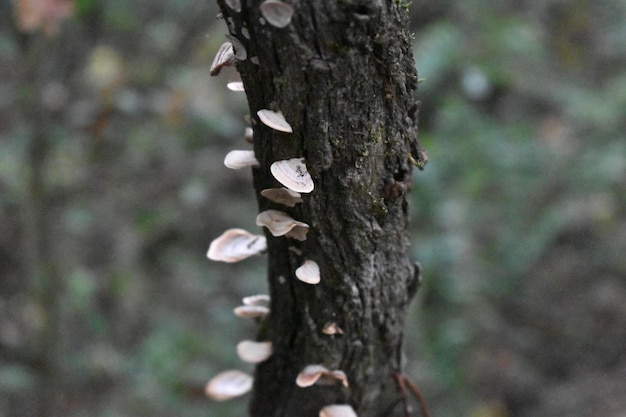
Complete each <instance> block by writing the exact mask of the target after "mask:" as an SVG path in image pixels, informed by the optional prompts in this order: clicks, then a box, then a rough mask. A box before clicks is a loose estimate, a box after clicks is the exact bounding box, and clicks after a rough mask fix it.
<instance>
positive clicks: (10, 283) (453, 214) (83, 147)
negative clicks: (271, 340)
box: [0, 0, 626, 417]
mask: <svg viewBox="0 0 626 417" xmlns="http://www.w3.org/2000/svg"><path fill="white" fill-rule="evenodd" d="M409 10H410V13H411V17H412V26H413V27H412V31H413V32H414V53H415V60H416V66H417V68H418V71H419V76H420V78H423V79H424V81H423V82H422V83H421V84H420V91H419V92H418V97H419V99H420V100H421V101H422V106H421V109H420V131H421V139H422V141H423V143H424V145H425V147H426V149H427V151H428V154H429V157H430V162H429V164H428V166H427V168H426V170H425V171H423V172H416V173H415V176H414V182H413V187H412V191H411V200H412V201H411V203H412V208H411V210H412V229H411V233H412V236H413V257H414V258H415V260H419V261H420V262H421V263H422V266H423V270H424V284H423V287H422V289H421V290H420V292H419V293H418V297H417V299H416V301H415V302H414V303H413V305H412V310H411V313H410V316H409V319H408V321H407V327H406V333H407V335H406V357H407V362H406V363H407V365H406V373H407V374H408V375H409V376H410V377H411V378H412V379H413V380H414V381H415V382H416V383H417V385H418V386H419V387H420V388H421V390H422V391H423V393H424V395H425V397H426V398H427V404H428V406H429V408H430V410H431V414H432V415H433V417H452V416H467V417H518V416H519V417H531V416H532V417H555V416H568V417H577V416H580V417H583V416H585V417H588V416H604V417H624V416H626V140H625V139H626V137H625V136H626V134H625V133H624V132H625V131H626V71H624V69H625V68H626V25H625V24H624V22H625V21H626V1H624V0H595V1H591V0H571V1H564V0H545V1H532V0H529V1H514V0H499V1H487V0H444V1H434V0H420V1H417V0H416V1H414V2H413V3H412V4H411V5H410V8H409ZM216 14H217V8H216V5H215V3H214V2H212V1H190V0H170V1H152V0H151V1H148V0H132V1H127V0H124V1H122V0H108V1H104V0H76V1H74V2H70V1H69V0H19V1H14V2H12V1H10V0H0V416H11V417H21V416H35V415H37V416H39V417H48V416H57V415H63V416H67V417H78V416H102V417H106V416H138V417H141V416H151V417H159V416H181V417H196V416H209V417H214V416H215V417H217V416H235V415H244V414H245V407H246V406H245V403H246V401H245V399H242V400H238V401H232V402H227V403H217V402H213V401H210V400H208V399H206V398H205V397H204V395H203V388H204V385H205V383H206V381H207V380H208V379H209V378H210V377H212V376H213V375H214V374H216V373H217V372H219V371H221V370H224V369H227V368H239V369H243V370H246V371H251V370H252V369H251V367H250V365H243V364H241V363H240V361H239V360H238V359H237V357H236V355H235V350H234V348H235V345H236V343H237V342H238V341H239V340H242V339H246V338H253V337H254V334H255V326H254V324H253V323H252V322H249V321H242V320H241V319H237V318H235V317H234V315H233V314H232V308H233V307H235V306H237V305H238V304H239V303H240V299H241V297H243V296H246V295H250V294H253V293H257V292H265V291H266V290H265V289H266V284H265V276H264V274H265V261H264V259H263V258H257V259H250V260H246V261H245V262H242V263H239V264H234V265H223V264H218V263H213V262H210V261H208V260H207V259H206V258H205V252H206V250H207V248H208V245H209V243H210V241H211V240H212V239H213V238H215V237H216V236H217V235H219V234H220V233H221V232H222V231H223V230H225V229H226V228H230V227H242V228H246V229H248V230H252V231H254V230H257V228H256V226H255V225H254V217H255V215H256V203H255V199H254V193H253V190H252V185H251V181H250V179H251V176H250V172H247V171H232V170H228V169H226V168H225V167H224V166H223V164H222V160H223V157H224V155H225V154H226V152H227V151H229V150H231V149H247V148H249V145H247V144H246V143H245V142H244V141H243V131H244V128H245V126H246V122H245V120H244V116H245V114H246V113H247V108H246V103H245V97H244V95H242V94H241V93H233V92H230V91H228V90H227V89H226V86H225V85H226V82H227V81H231V80H235V79H236V78H237V75H236V73H235V72H234V71H233V70H226V71H224V73H223V74H221V75H220V76H219V77H217V78H211V77H210V76H209V70H208V69H209V66H210V63H211V61H212V58H213V54H214V53H215V52H216V50H217V48H218V47H219V45H220V44H221V43H222V42H223V41H224V37H223V35H224V33H225V32H226V28H225V25H224V22H222V21H219V20H216V18H215V16H216ZM51 395H52V396H55V395H56V396H58V397H59V398H60V402H59V403H60V408H58V409H57V410H54V411H52V410H45V409H44V410H41V409H38V406H37V404H38V402H40V400H41V399H43V400H42V401H43V404H46V400H45V398H46V397H47V396H48V397H49V396H51ZM52 403H53V402H50V403H49V404H52ZM44 408H45V407H44Z"/></svg>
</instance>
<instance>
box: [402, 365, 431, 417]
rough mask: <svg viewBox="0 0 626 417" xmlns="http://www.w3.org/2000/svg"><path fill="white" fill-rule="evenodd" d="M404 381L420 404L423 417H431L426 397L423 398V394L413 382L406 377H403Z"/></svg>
mask: <svg viewBox="0 0 626 417" xmlns="http://www.w3.org/2000/svg"><path fill="white" fill-rule="evenodd" d="M402 379H403V380H404V381H403V382H404V383H405V384H406V385H408V387H409V389H410V390H411V392H412V393H413V395H415V398H417V402H418V403H419V404H420V412H421V413H422V417H430V414H429V413H428V409H426V402H425V401H424V397H422V393H421V392H420V390H419V389H417V387H416V386H415V384H413V382H411V380H410V379H409V378H407V377H406V376H404V375H402Z"/></svg>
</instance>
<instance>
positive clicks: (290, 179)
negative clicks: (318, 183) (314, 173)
mask: <svg viewBox="0 0 626 417" xmlns="http://www.w3.org/2000/svg"><path fill="white" fill-rule="evenodd" d="M270 171H271V172H272V175H273V176H274V178H276V180H277V181H278V182H280V183H281V184H282V185H284V186H285V187H287V188H289V189H290V190H293V191H295V192H298V193H310V192H311V191H313V188H314V187H315V185H314V184H313V179H312V178H311V174H309V171H308V170H307V168H306V163H305V162H304V158H292V159H284V160H282V161H276V162H274V163H273V164H272V165H270Z"/></svg>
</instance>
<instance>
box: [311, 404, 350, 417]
mask: <svg viewBox="0 0 626 417" xmlns="http://www.w3.org/2000/svg"><path fill="white" fill-rule="evenodd" d="M320 417H357V415H356V411H354V409H353V408H352V407H351V406H349V405H345V404H333V405H327V406H326V407H324V408H322V410H321V411H320Z"/></svg>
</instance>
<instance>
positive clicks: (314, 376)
mask: <svg viewBox="0 0 626 417" xmlns="http://www.w3.org/2000/svg"><path fill="white" fill-rule="evenodd" d="M337 381H340V382H341V383H342V385H343V386H344V387H346V388H347V387H348V377H347V376H346V374H345V372H343V371H339V370H335V371H329V370H328V369H327V368H326V367H325V366H322V365H307V366H306V367H305V368H304V369H303V370H302V371H300V373H299V374H298V376H297V377H296V385H297V386H299V387H301V388H306V387H310V386H312V385H314V384H321V385H329V384H333V383H335V382H337Z"/></svg>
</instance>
